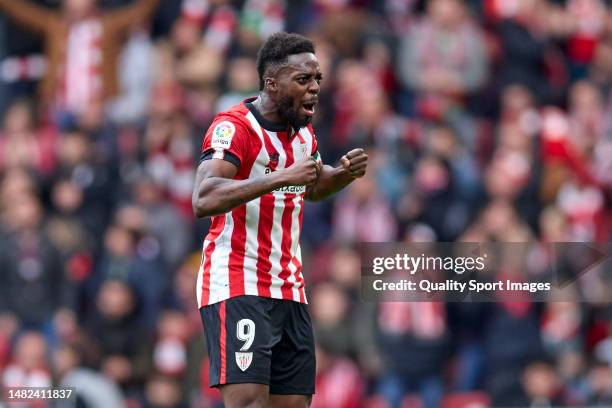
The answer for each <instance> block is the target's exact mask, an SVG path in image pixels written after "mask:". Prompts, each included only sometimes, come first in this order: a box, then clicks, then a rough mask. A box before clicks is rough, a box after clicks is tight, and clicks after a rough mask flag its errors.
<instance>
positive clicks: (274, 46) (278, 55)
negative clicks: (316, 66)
mask: <svg viewBox="0 0 612 408" xmlns="http://www.w3.org/2000/svg"><path fill="white" fill-rule="evenodd" d="M303 52H311V53H313V54H314V52H315V49H314V43H313V42H312V41H310V40H309V39H308V38H306V37H304V36H302V35H299V34H295V33H286V32H278V33H275V34H272V35H271V36H270V37H269V38H268V39H267V40H266V41H265V42H264V43H263V45H262V46H261V48H260V49H259V52H258V53H257V73H258V74H259V90H260V91H261V90H263V89H264V75H265V74H266V70H267V69H268V68H269V67H270V66H272V65H282V64H286V63H287V60H288V58H289V56H290V55H295V54H301V53H303Z"/></svg>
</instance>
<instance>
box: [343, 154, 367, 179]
mask: <svg viewBox="0 0 612 408" xmlns="http://www.w3.org/2000/svg"><path fill="white" fill-rule="evenodd" d="M340 165H341V166H342V168H343V169H344V170H345V171H346V172H348V174H350V176H351V177H352V178H359V177H363V175H364V174H365V173H366V167H367V166H368V155H367V154H366V153H365V151H364V150H363V149H353V150H351V151H350V152H348V153H347V154H345V155H344V156H342V157H341V158H340Z"/></svg>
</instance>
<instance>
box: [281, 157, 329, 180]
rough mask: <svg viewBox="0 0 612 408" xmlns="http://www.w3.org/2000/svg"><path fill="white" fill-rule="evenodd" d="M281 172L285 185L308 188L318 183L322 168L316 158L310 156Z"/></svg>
mask: <svg viewBox="0 0 612 408" xmlns="http://www.w3.org/2000/svg"><path fill="white" fill-rule="evenodd" d="M281 171H282V172H283V180H284V182H285V184H287V185H289V186H308V185H310V184H312V183H314V182H316V181H317V179H318V178H319V173H320V172H321V167H320V165H319V163H317V161H316V160H315V159H314V157H312V156H309V157H307V158H305V159H304V160H301V161H297V162H295V163H293V164H292V165H291V166H289V167H287V168H286V169H283V170H281Z"/></svg>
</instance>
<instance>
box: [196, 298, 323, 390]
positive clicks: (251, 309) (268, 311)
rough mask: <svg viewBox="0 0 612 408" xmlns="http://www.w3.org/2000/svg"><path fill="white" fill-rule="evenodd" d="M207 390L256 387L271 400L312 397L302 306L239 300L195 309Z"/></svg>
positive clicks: (310, 342) (311, 359) (308, 330)
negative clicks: (203, 349) (201, 333)
mask: <svg viewBox="0 0 612 408" xmlns="http://www.w3.org/2000/svg"><path fill="white" fill-rule="evenodd" d="M200 315H201V316H202V323H203V324H204V333H205V334H206V344H207V347H208V355H209V357H210V384H209V385H210V386H211V387H216V386H219V385H223V384H238V383H257V384H267V385H269V386H270V394H281V395H294V394H295V395H311V394H314V389H315V350H314V337H313V333H312V325H311V323H310V314H309V313H308V307H307V305H305V304H302V303H298V302H294V301H291V300H281V299H270V298H265V297H258V296H238V297H234V298H231V299H227V300H224V301H222V302H219V303H215V304H212V305H209V306H205V307H203V308H201V309H200Z"/></svg>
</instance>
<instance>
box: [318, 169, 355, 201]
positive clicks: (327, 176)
mask: <svg viewBox="0 0 612 408" xmlns="http://www.w3.org/2000/svg"><path fill="white" fill-rule="evenodd" d="M353 180H354V178H353V177H352V176H351V175H350V173H349V172H348V171H346V169H344V168H343V167H341V166H338V167H332V166H327V165H325V166H323V168H322V169H321V175H320V176H319V179H318V180H317V182H316V183H315V184H313V185H312V186H310V187H308V189H307V190H306V199H307V200H311V201H320V200H323V199H325V198H327V197H329V196H331V195H332V194H335V193H337V192H338V191H340V190H342V189H343V188H344V187H346V186H348V185H349V184H351V182H353Z"/></svg>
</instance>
